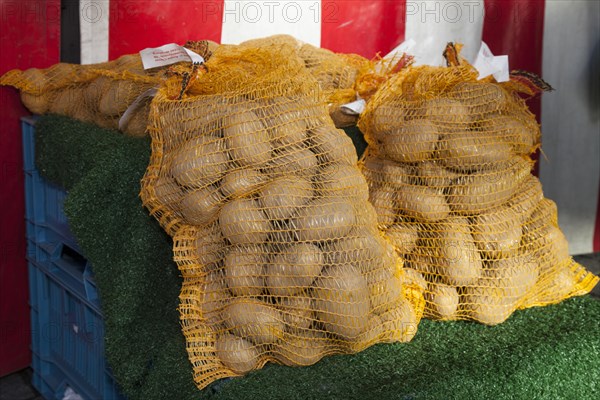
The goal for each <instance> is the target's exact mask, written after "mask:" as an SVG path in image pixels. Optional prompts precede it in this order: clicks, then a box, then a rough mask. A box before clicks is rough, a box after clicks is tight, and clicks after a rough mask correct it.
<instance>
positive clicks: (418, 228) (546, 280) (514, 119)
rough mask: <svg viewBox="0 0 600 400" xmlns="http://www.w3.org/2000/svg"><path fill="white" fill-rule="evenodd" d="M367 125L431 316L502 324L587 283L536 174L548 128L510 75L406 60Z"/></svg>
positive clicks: (386, 209)
mask: <svg viewBox="0 0 600 400" xmlns="http://www.w3.org/2000/svg"><path fill="white" fill-rule="evenodd" d="M359 126H360V128H361V129H362V131H363V132H364V133H365V137H366V140H367V142H368V144H369V148H368V151H367V153H366V155H365V157H364V158H363V159H362V160H361V162H360V166H361V170H362V171H363V173H364V175H365V177H366V179H367V182H368V184H369V190H370V201H371V202H372V204H373V206H374V207H375V209H376V211H377V214H378V222H379V224H380V228H381V229H382V230H383V231H384V232H385V234H386V236H387V238H388V239H389V240H390V241H391V242H392V243H393V244H394V245H395V246H396V249H397V251H398V253H399V254H401V255H402V256H403V257H404V258H405V259H406V260H407V261H406V264H407V266H408V267H409V268H411V269H413V270H414V271H418V272H420V273H421V274H423V276H424V277H425V279H426V281H427V291H426V295H425V297H426V309H425V315H426V316H428V317H431V318H438V319H473V320H477V321H480V322H482V323H485V324H490V325H493V324H497V323H500V322H502V321H504V320H505V319H506V318H508V317H509V316H510V315H511V313H512V312H513V311H514V310H516V309H519V308H526V307H531V306H537V305H545V304H550V303H555V302H558V301H561V300H563V299H565V298H567V297H570V296H575V295H581V294H584V293H587V292H589V291H590V290H591V289H592V288H593V286H594V285H595V284H596V283H597V282H598V278H597V277H595V276H594V275H592V274H591V273H589V272H587V271H586V270H585V269H584V268H583V267H581V266H580V265H578V264H577V263H575V262H574V261H573V260H572V259H571V258H570V257H569V253H568V245H567V241H566V239H565V237H564V236H563V234H562V233H561V231H560V229H559V228H558V225H557V214H556V206H555V205H554V203H553V202H552V201H551V200H548V199H544V197H543V193H542V187H541V184H540V182H539V180H538V179H537V178H536V177H534V176H533V175H531V167H532V165H533V161H532V160H531V158H530V154H532V153H533V152H534V151H535V149H536V148H537V147H538V146H539V139H540V131H539V126H538V124H537V123H536V120H535V117H534V116H533V114H531V113H530V112H529V110H528V109H527V107H526V106H525V104H524V101H523V100H521V99H520V98H519V97H518V95H517V94H516V93H515V92H514V91H513V89H512V86H511V85H510V84H497V83H494V82H492V81H491V80H489V79H488V80H484V81H478V80H477V71H475V70H474V69H472V68H471V67H470V66H468V65H464V66H459V67H428V66H423V67H414V68H412V67H409V68H406V69H404V70H403V71H401V72H400V73H398V74H397V75H395V76H393V77H392V78H391V79H390V80H388V81H387V82H385V83H384V84H383V85H382V86H381V88H380V89H379V90H378V91H377V93H376V94H375V95H374V96H373V98H372V99H371V101H370V102H369V103H368V106H367V109H366V111H365V113H364V114H363V116H362V117H361V120H360V121H359Z"/></svg>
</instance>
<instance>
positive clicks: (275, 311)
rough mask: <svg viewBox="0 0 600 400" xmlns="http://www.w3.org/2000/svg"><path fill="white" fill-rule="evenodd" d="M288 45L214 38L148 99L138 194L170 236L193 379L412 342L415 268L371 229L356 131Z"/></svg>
mask: <svg viewBox="0 0 600 400" xmlns="http://www.w3.org/2000/svg"><path fill="white" fill-rule="evenodd" d="M296 50H297V49H296V47H295V46H293V45H292V46H290V45H289V44H286V43H271V44H267V45H264V44H261V47H260V48H254V47H252V46H250V45H248V44H244V45H243V46H220V47H219V48H218V49H217V50H216V51H215V53H214V55H213V57H212V58H211V59H210V60H209V61H208V62H207V64H206V70H205V71H203V72H201V73H199V74H198V75H197V76H196V77H195V80H194V82H193V84H192V85H191V86H190V87H189V90H188V91H187V94H186V95H185V96H184V97H183V98H182V99H181V100H173V99H172V98H171V97H170V96H169V93H170V92H171V91H172V90H175V89H176V88H178V87H180V82H177V80H176V79H175V78H173V79H170V80H168V81H167V82H166V85H165V87H164V88H162V89H161V90H160V91H159V93H158V94H157V96H156V98H155V99H154V101H153V103H152V107H151V121H152V125H151V127H150V135H151V137H152V157H151V161H150V165H149V167H148V170H147V172H146V175H145V177H144V179H143V182H142V192H141V197H142V200H143V202H144V204H145V205H146V207H148V208H149V210H150V212H151V213H152V214H153V215H154V216H155V217H156V218H157V219H158V220H159V222H160V223H161V225H162V226H163V227H164V228H165V229H166V230H167V232H168V233H169V234H171V235H172V236H174V254H175V260H176V262H177V264H178V266H179V268H180V271H181V273H182V275H183V278H184V283H183V287H182V290H181V295H180V298H181V305H180V313H181V321H182V325H183V331H184V334H185V337H186V340H187V350H188V354H189V358H190V360H191V362H192V364H193V369H194V380H195V382H196V384H197V385H198V386H199V387H200V388H202V387H205V386H206V385H208V384H209V383H211V382H212V381H214V380H216V379H219V378H223V377H229V376H239V375H243V374H245V373H246V372H248V371H250V370H253V369H257V368H261V367H262V366H263V365H264V364H265V363H266V362H269V361H270V362H276V363H281V364H286V365H310V364H313V363H315V362H317V361H318V360H320V359H321V358H322V357H324V356H326V355H329V354H336V353H352V352H357V351H361V350H363V349H365V348H366V347H368V346H370V345H372V344H375V343H379V342H391V341H408V340H410V339H411V338H412V336H413V335H414V334H415V333H416V328H417V324H418V322H419V320H420V318H421V315H422V311H423V307H424V298H423V294H422V293H423V277H422V276H419V274H414V273H404V270H403V268H402V267H403V263H402V260H401V259H400V258H399V257H398V255H397V254H396V253H395V251H394V248H393V246H392V245H391V244H390V243H389V242H387V241H386V240H385V239H384V238H383V236H382V235H381V233H380V232H379V231H378V229H377V223H376V215H375V211H374V209H373V207H371V206H370V205H369V203H368V200H367V199H368V187H367V184H366V182H365V180H364V177H363V176H362V175H361V174H360V171H359V170H358V168H357V166H356V162H357V159H356V153H355V150H354V147H353V145H352V142H351V140H350V139H349V138H348V137H347V136H345V134H344V133H343V132H342V131H339V130H337V129H335V127H334V126H333V124H332V123H331V119H330V118H329V116H328V113H327V108H326V107H325V105H324V102H323V100H322V97H321V94H320V91H319V90H318V84H317V82H316V81H315V80H314V79H313V78H311V76H310V74H308V73H307V71H306V68H305V67H304V65H303V63H302V61H301V60H300V59H299V58H298V57H297V56H296Z"/></svg>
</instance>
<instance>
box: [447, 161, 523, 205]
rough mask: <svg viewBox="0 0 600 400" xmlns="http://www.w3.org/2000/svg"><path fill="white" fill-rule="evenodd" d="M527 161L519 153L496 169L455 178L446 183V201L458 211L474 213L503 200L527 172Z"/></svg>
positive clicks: (517, 185) (513, 190)
mask: <svg viewBox="0 0 600 400" xmlns="http://www.w3.org/2000/svg"><path fill="white" fill-rule="evenodd" d="M530 170H531V162H530V161H529V160H526V159H524V158H521V157H519V156H516V157H514V158H512V159H511V160H510V161H508V162H507V163H501V164H499V165H497V168H496V169H493V170H486V171H482V172H478V173H474V174H470V175H463V176H461V177H459V178H457V179H456V180H455V181H454V182H453V184H452V186H451V187H450V190H449V194H448V198H447V199H448V204H449V205H450V208H451V209H452V211H454V212H456V213H459V214H467V215H469V214H476V213H480V212H484V211H486V210H488V209H490V208H494V207H497V206H499V205H501V204H504V203H506V202H507V201H508V200H509V199H510V198H511V197H512V196H513V194H514V193H515V190H516V189H517V188H518V187H519V185H520V184H521V182H523V181H524V180H525V178H527V177H528V176H529V173H530Z"/></svg>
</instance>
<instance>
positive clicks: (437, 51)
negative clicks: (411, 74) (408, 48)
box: [405, 0, 484, 65]
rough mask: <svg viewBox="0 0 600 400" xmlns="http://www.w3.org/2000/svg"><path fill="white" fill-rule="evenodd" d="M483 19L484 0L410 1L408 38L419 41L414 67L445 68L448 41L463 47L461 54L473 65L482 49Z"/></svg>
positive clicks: (407, 19)
mask: <svg viewBox="0 0 600 400" xmlns="http://www.w3.org/2000/svg"><path fill="white" fill-rule="evenodd" d="M483 16H484V7H483V0H479V1H407V2H406V34H405V37H406V38H407V39H411V38H412V39H414V40H415V41H416V42H417V45H416V46H415V48H414V55H415V64H417V65H420V64H428V65H442V64H443V63H444V58H443V57H442V52H443V51H444V47H445V46H446V43H448V42H458V43H462V44H464V47H463V50H462V52H461V55H462V56H463V57H465V58H466V59H467V60H468V61H470V62H473V61H474V60H475V56H476V55H477V52H478V51H479V47H480V46H481V35H482V31H483Z"/></svg>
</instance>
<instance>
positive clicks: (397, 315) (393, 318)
mask: <svg viewBox="0 0 600 400" xmlns="http://www.w3.org/2000/svg"><path fill="white" fill-rule="evenodd" d="M381 321H382V324H383V331H384V332H385V337H388V338H389V339H390V341H392V340H393V341H400V342H410V341H411V340H412V338H413V337H414V336H415V335H416V334H417V327H418V325H419V321H418V319H417V314H416V313H415V309H414V307H413V305H412V304H411V303H409V302H408V301H406V300H402V301H400V302H398V303H397V305H396V307H394V308H392V309H390V310H388V311H386V312H384V313H383V314H381Z"/></svg>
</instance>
